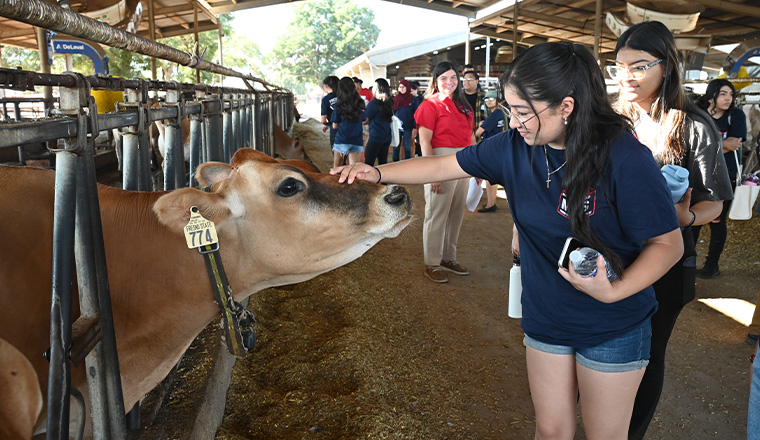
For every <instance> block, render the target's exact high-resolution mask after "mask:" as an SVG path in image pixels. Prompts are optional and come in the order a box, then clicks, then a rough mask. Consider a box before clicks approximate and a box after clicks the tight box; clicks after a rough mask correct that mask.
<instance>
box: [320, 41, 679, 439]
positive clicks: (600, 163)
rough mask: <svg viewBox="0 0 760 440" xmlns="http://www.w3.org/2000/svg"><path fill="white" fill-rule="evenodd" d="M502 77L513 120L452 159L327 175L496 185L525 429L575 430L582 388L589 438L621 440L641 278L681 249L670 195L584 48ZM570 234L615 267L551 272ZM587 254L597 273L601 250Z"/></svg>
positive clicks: (641, 351)
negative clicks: (515, 304) (506, 229)
mask: <svg viewBox="0 0 760 440" xmlns="http://www.w3.org/2000/svg"><path fill="white" fill-rule="evenodd" d="M501 84H503V85H504V96H505V98H506V102H507V104H508V105H509V107H510V109H511V112H512V116H511V119H510V123H509V126H510V128H511V130H509V131H507V132H505V133H501V134H497V135H496V136H493V137H490V138H488V139H486V140H485V141H482V142H481V143H479V144H477V145H472V146H469V147H467V148H464V149H462V150H461V151H459V152H458V153H456V154H455V155H445V156H435V157H421V158H416V159H413V160H410V161H402V162H396V163H391V164H387V165H383V166H380V167H377V168H374V167H370V166H368V165H366V164H355V165H353V166H348V167H340V168H337V169H333V170H331V171H330V172H331V173H332V174H340V175H341V176H340V178H339V181H340V182H348V183H352V182H353V181H354V180H355V179H357V178H358V179H364V180H369V181H373V182H377V181H380V182H395V183H412V184H414V183H425V182H438V181H441V180H452V179H461V178H464V177H467V176H474V177H478V178H483V179H486V180H488V181H490V182H491V183H499V184H501V185H503V186H504V188H505V190H506V191H507V199H508V201H509V205H510V209H511V212H512V216H513V219H514V222H515V225H516V226H517V229H518V231H519V234H520V257H521V263H522V285H523V292H522V311H523V319H522V327H523V330H524V332H525V339H524V343H525V345H526V360H527V366H528V380H529V383H530V392H531V396H532V399H533V405H534V408H535V412H536V417H535V420H536V434H535V437H536V438H545V437H547V436H552V437H557V438H573V436H574V433H575V430H576V409H577V399H578V395H579V393H580V396H581V397H580V402H581V411H582V416H583V424H584V428H585V432H586V436H587V437H589V438H602V439H624V438H627V435H628V424H629V422H630V418H631V411H632V408H633V402H634V398H635V395H636V390H637V388H638V384H639V382H640V381H641V377H642V376H643V374H644V369H645V367H646V365H647V359H648V358H649V339H650V327H649V325H650V317H651V315H652V314H653V313H654V312H655V310H656V309H657V302H656V301H655V298H654V291H653V289H652V287H651V285H652V283H653V282H654V281H656V280H657V279H658V278H659V277H661V276H662V275H663V274H664V273H665V272H667V271H668V269H669V268H670V267H671V266H672V265H673V264H675V263H676V262H677V261H678V259H679V258H680V256H681V254H682V253H683V242H682V239H681V234H680V230H679V228H678V219H677V217H676V210H675V208H674V206H673V202H672V199H671V198H670V192H669V190H668V188H667V185H666V183H665V179H664V178H663V177H662V173H661V172H660V170H659V168H658V167H657V165H656V163H655V161H654V159H653V157H652V154H651V152H650V151H649V150H648V149H647V148H646V147H644V146H643V145H642V144H641V143H639V142H638V141H637V140H636V138H634V137H633V135H632V134H631V130H632V127H631V124H630V122H629V120H628V119H627V118H625V117H623V116H621V115H619V114H618V113H616V112H615V111H614V110H613V109H612V107H611V105H610V103H609V102H608V100H607V92H606V87H605V83H604V79H603V77H602V74H601V71H600V69H599V67H598V65H597V63H596V60H595V59H594V56H593V55H592V54H591V52H590V51H589V50H588V49H587V48H586V47H585V46H582V45H578V44H570V43H555V42H550V43H543V44H538V45H535V46H532V47H531V48H529V49H528V50H526V51H525V52H524V53H523V54H521V55H520V56H519V57H518V58H517V59H516V60H515V61H514V62H513V63H512V64H511V66H510V68H509V70H508V71H507V72H506V73H505V74H504V75H503V76H502V78H501ZM568 236H573V237H575V238H577V239H578V240H580V242H582V243H584V244H585V245H587V246H589V247H592V248H594V249H596V250H598V251H600V253H601V254H602V255H603V256H604V257H605V258H606V259H607V260H608V261H609V262H610V264H611V265H612V267H613V268H614V270H615V272H616V273H617V274H618V275H619V277H618V278H617V279H616V280H614V281H613V282H610V281H609V280H608V278H607V277H606V276H592V277H588V278H583V277H580V276H579V275H578V274H577V273H576V272H575V270H574V269H573V268H572V266H571V267H570V268H569V269H565V268H558V259H559V256H560V253H561V251H562V247H563V244H564V243H565V240H566V239H567V238H568ZM505 251H509V250H506V249H505ZM596 264H597V273H605V266H604V264H605V262H604V258H602V257H601V256H600V257H599V258H598V259H597V261H596ZM474 275H477V273H474Z"/></svg>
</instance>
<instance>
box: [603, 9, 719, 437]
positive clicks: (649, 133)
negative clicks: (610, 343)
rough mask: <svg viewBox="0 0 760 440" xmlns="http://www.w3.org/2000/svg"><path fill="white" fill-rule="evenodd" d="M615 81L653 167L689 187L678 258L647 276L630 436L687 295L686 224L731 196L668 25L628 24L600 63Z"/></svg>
mask: <svg viewBox="0 0 760 440" xmlns="http://www.w3.org/2000/svg"><path fill="white" fill-rule="evenodd" d="M607 72H608V73H609V75H610V78H612V79H614V80H616V81H617V82H618V84H619V85H620V92H619V94H618V98H617V101H616V103H615V106H616V108H617V110H618V111H619V112H620V113H621V114H623V115H625V116H627V117H628V118H630V119H631V121H633V123H634V127H635V128H634V133H635V135H636V137H637V138H638V139H639V140H640V141H641V142H642V143H643V144H644V145H646V146H647V147H648V149H649V150H650V154H652V155H653V157H654V159H655V161H656V162H657V165H658V166H660V167H661V166H663V165H667V164H670V165H679V166H682V167H684V168H686V169H688V170H689V187H690V188H689V189H688V190H687V192H686V195H685V196H684V198H683V200H681V201H680V202H679V203H676V204H675V209H676V213H677V215H678V223H679V225H680V226H681V230H682V239H681V241H682V243H683V248H684V252H683V254H682V255H681V258H680V261H679V262H678V263H677V264H676V265H675V266H673V267H672V268H671V269H670V270H669V271H668V272H667V273H666V274H665V275H664V276H663V277H662V278H660V279H658V280H657V282H656V283H654V290H655V295H656V297H657V304H658V308H657V313H655V314H654V316H653V317H652V348H651V359H650V361H649V366H648V367H647V371H646V373H645V374H644V378H643V379H642V381H641V385H640V386H639V390H638V394H637V396H636V404H635V406H634V409H633V416H632V418H631V429H630V433H629V438H630V439H642V438H644V434H645V433H646V430H647V427H648V426H649V422H650V421H651V420H652V416H653V415H654V411H655V409H656V408H657V403H658V402H659V400H660V395H661V394H662V386H663V382H664V380H665V349H666V347H667V344H668V340H669V339H670V335H671V333H672V331H673V327H674V326H675V323H676V319H677V318H678V315H679V314H680V313H681V310H682V309H683V307H684V306H685V305H686V304H687V303H688V302H689V301H691V300H692V299H694V297H695V295H696V292H695V280H696V266H697V251H696V246H695V244H694V236H693V233H692V230H691V228H692V226H695V225H703V224H705V223H709V222H711V221H712V220H713V219H715V218H716V217H718V216H719V215H720V212H721V210H722V209H723V201H724V200H731V199H732V198H733V190H732V187H731V182H730V181H729V179H728V172H727V171H726V163H725V160H724V158H723V154H722V147H721V136H720V134H719V133H718V130H717V129H716V127H715V124H713V122H712V120H711V119H712V118H710V116H708V115H707V114H706V113H705V112H704V111H702V110H701V109H699V107H697V106H696V105H695V104H694V103H692V102H691V101H690V100H689V98H688V97H687V96H686V93H685V91H684V88H683V83H682V78H683V60H682V57H681V52H680V51H679V50H678V48H677V47H676V42H675V39H674V38H673V35H672V34H671V33H670V30H669V29H668V28H667V27H666V26H665V25H664V24H662V23H660V22H657V21H647V22H642V23H638V24H635V25H633V26H631V27H630V28H628V29H627V30H626V31H625V32H623V34H621V35H620V38H618V41H617V44H616V47H615V64H613V65H610V66H607Z"/></svg>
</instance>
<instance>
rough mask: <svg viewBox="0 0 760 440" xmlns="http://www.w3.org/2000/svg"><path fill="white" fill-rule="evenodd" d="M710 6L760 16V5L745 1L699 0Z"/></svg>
mask: <svg viewBox="0 0 760 440" xmlns="http://www.w3.org/2000/svg"><path fill="white" fill-rule="evenodd" d="M697 1H698V2H699V3H702V4H703V5H705V6H707V7H708V8H713V9H720V10H721V11H726V12H733V13H734V14H740V15H743V16H746V15H749V16H751V17H760V7H757V6H750V5H746V4H743V3H734V2H729V1H724V0H697Z"/></svg>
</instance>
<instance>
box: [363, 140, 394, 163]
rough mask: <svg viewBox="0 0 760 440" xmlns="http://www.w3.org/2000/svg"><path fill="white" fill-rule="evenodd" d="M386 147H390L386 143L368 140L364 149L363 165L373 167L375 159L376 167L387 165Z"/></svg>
mask: <svg viewBox="0 0 760 440" xmlns="http://www.w3.org/2000/svg"><path fill="white" fill-rule="evenodd" d="M388 147H390V144H389V143H388V142H374V141H372V140H371V139H370V140H368V141H367V146H366V147H365V148H364V163H366V164H367V165H374V164H375V159H377V163H378V165H382V164H385V163H388Z"/></svg>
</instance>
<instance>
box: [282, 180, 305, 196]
mask: <svg viewBox="0 0 760 440" xmlns="http://www.w3.org/2000/svg"><path fill="white" fill-rule="evenodd" d="M303 189H304V184H303V182H301V181H300V180H298V179H294V178H292V177H289V178H287V179H285V180H284V181H283V182H282V183H281V184H280V187H279V188H277V194H279V195H280V196H282V197H292V196H294V195H296V194H298V193H299V192H301V191H303Z"/></svg>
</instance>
